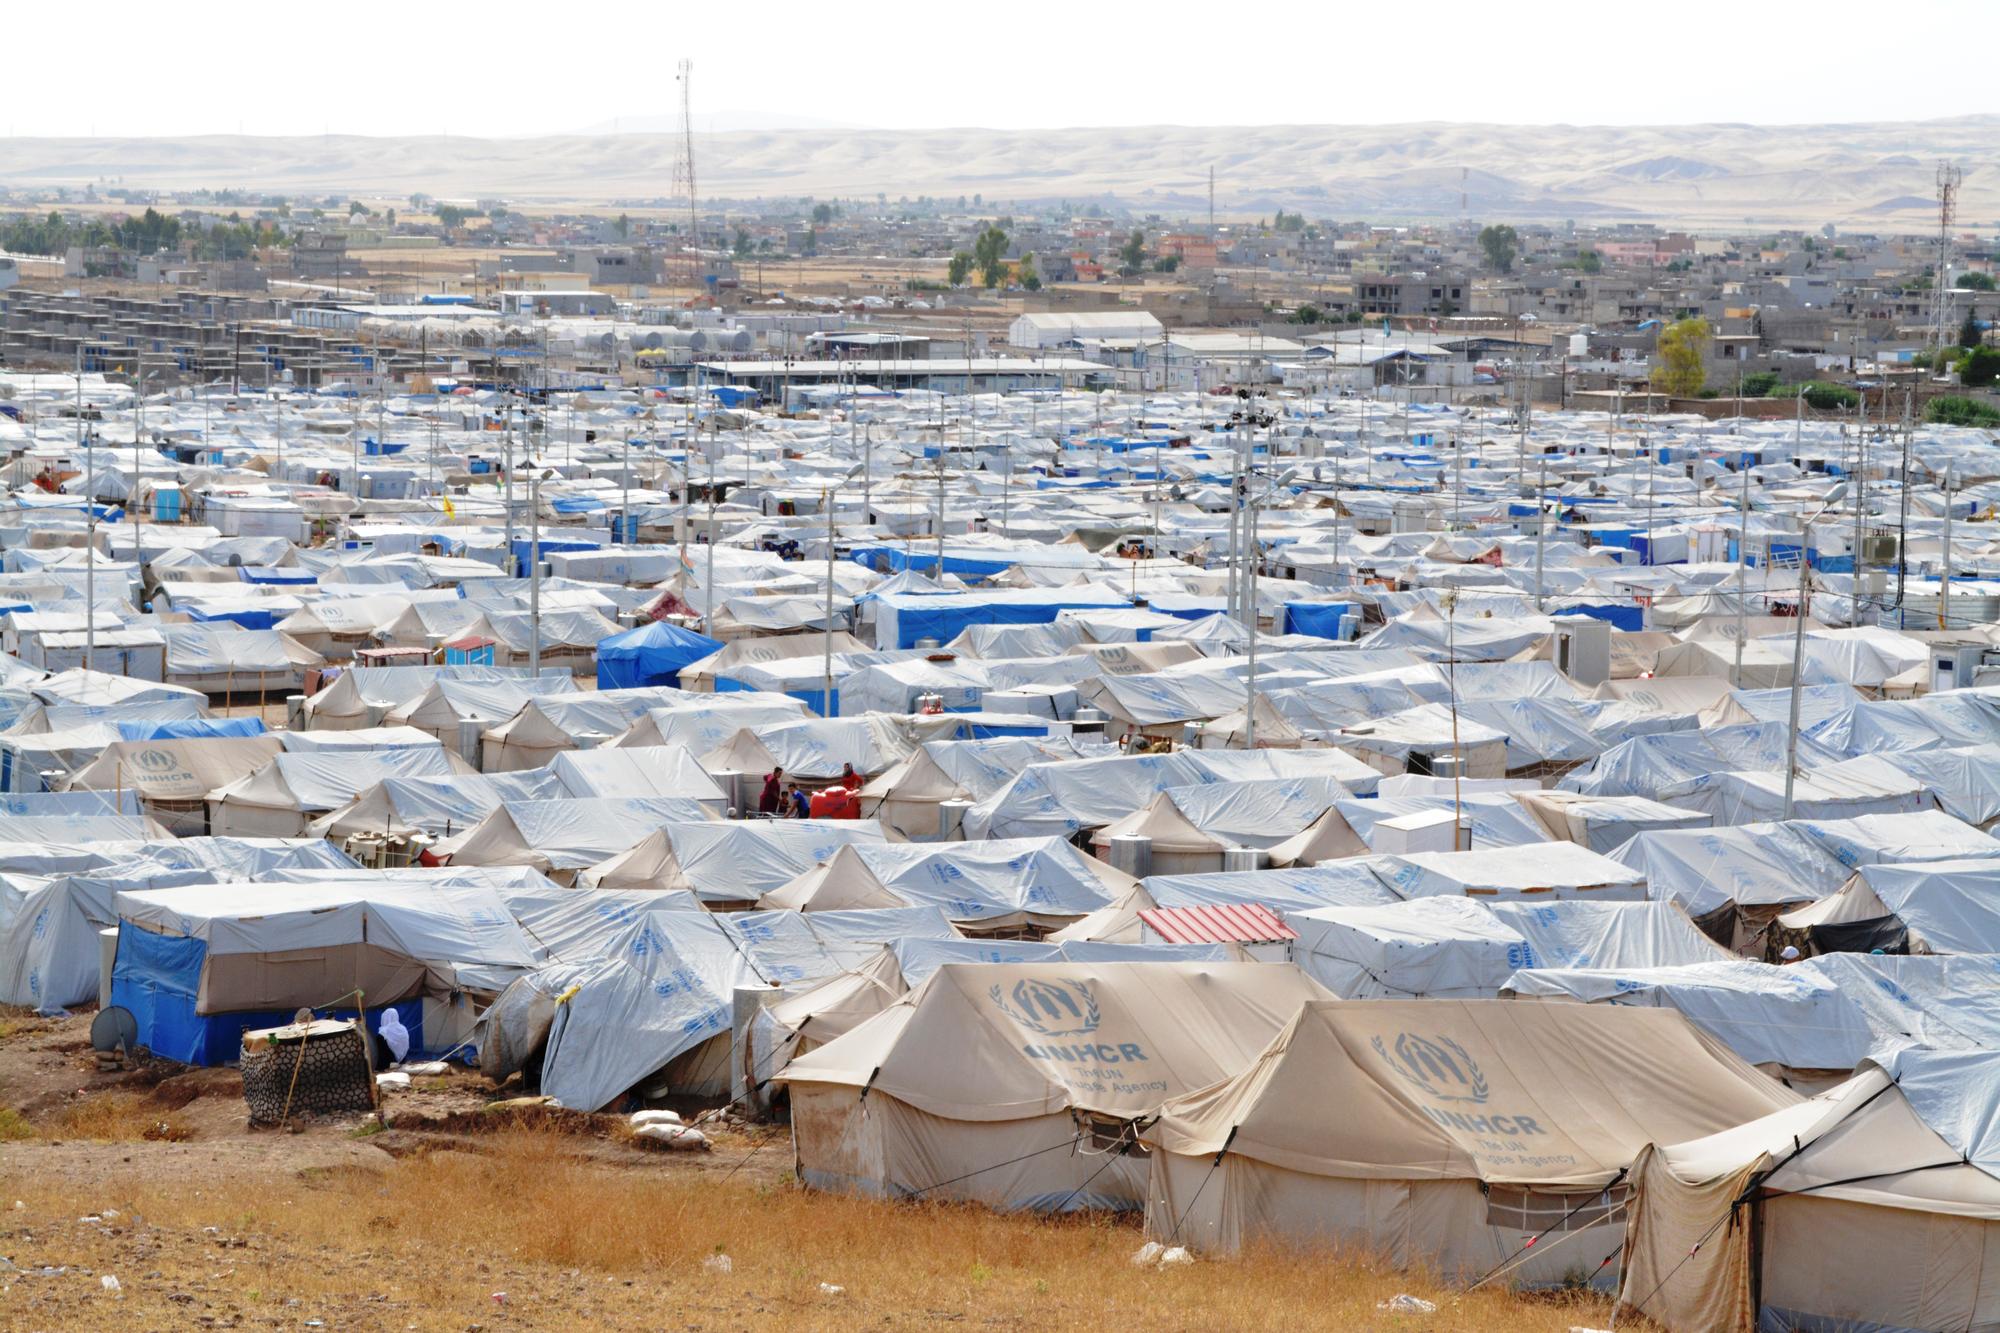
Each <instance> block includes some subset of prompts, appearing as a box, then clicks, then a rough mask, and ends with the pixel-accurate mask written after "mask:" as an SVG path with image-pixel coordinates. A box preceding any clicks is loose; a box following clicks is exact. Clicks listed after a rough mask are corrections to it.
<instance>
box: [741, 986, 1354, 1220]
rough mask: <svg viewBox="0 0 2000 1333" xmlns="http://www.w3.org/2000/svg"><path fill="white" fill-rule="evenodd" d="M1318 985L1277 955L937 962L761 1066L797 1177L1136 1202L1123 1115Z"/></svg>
mask: <svg viewBox="0 0 2000 1333" xmlns="http://www.w3.org/2000/svg"><path fill="white" fill-rule="evenodd" d="M1325 995H1326V992H1325V991H1324V990H1322V989H1321V988H1320V987H1319V986H1317V985H1315V984H1314V983H1313V982H1311V981H1309V980H1307V979H1306V978H1305V977H1304V976H1303V975H1302V974H1301V973H1299V972H1298V971H1297V970H1296V969H1293V968H1291V967H1287V966H1284V965H1282V964H1269V963H1104V964H1095V965H1082V964H1073V963H1039V964H1026V965H1006V964H962V963H953V964H947V965H945V966H943V967H940V968H939V969H938V970H937V971H936V972H934V973H932V974H931V977H930V979H929V980H927V981H925V982H924V984H923V985H922V986H920V987H918V988H917V989H916V990H914V991H912V992H910V994H908V995H907V996H905V997H903V999H901V1000H899V1001H898V1002H897V1003H896V1004H895V1005H893V1006H891V1007H890V1008H889V1009H887V1010H885V1011H884V1012H883V1013H881V1014H879V1015H877V1016H876V1017H874V1018H872V1019H869V1020H868V1021H867V1022H864V1023H862V1024H860V1025H859V1026H857V1027H855V1028H854V1029H853V1030H851V1031H849V1032H848V1033H847V1034H846V1035H845V1036H842V1037H838V1038H836V1039H835V1040H833V1041H830V1042H828V1043H827V1044H826V1045H824V1046H821V1047H819V1048H817V1049H815V1050H812V1051H809V1052H806V1053H805V1054H803V1055H801V1056H799V1057H798V1058H797V1059H795V1060H793V1061H792V1062H791V1063H790V1064H789V1065H787V1066H786V1067H785V1068H784V1069H783V1070H782V1071H781V1072H780V1073H779V1074H777V1075H776V1079H777V1081H779V1082H782V1083H784V1084H785V1085H786V1086H787V1088H788V1089H789V1091H790V1094H791V1102H792V1143H793V1151H794V1154H795V1157H796V1160H797V1171H798V1175H799V1178H800V1179H801V1180H803V1181H805V1182H806V1183H807V1184H808V1185H811V1186H813V1187H814V1188H816V1189H826V1190H841V1191H848V1192H853V1193H860V1194H870V1195H876V1196H880V1197H885V1198H929V1199H940V1200H949V1199H961V1200H978V1201H981V1202H985V1203H988V1204H991V1205H993V1206H994V1207H997V1208H1003V1209H1010V1210H1011V1209H1029V1210H1034V1211H1042V1212H1065V1211H1070V1210H1074V1209H1093V1208H1111V1209H1132V1208H1136V1207H1138V1206H1139V1205H1140V1203H1141V1202H1142V1200H1143V1199H1144V1198H1145V1172H1146V1164H1145V1159H1144V1158H1143V1157H1141V1156H1138V1155H1134V1154H1133V1153H1132V1151H1131V1150H1132V1148H1133V1147H1134V1145H1135V1133H1134V1131H1135V1129H1136V1126H1137V1123H1138V1122H1141V1121H1143V1120H1145V1119H1146V1118H1148V1117H1150V1116H1152V1115H1153V1114H1155V1113H1156V1112H1157V1111H1158V1109H1159V1107H1160V1105H1161V1104H1162V1103H1163V1102H1165V1101H1166V1100H1167V1099H1168V1098H1170V1097H1172V1096H1174V1095H1175V1094H1176V1093H1178V1092H1182V1091H1188V1090H1192V1089H1194V1088H1198V1087H1204V1086H1207V1085H1208V1084H1211V1083H1214V1082H1216V1081H1217V1080H1220V1079H1224V1078H1227V1077H1229V1076H1230V1075H1231V1074H1233V1073H1236V1072H1238V1071H1239V1070H1241V1069H1242V1068H1244V1067H1245V1066H1246V1065H1247V1064H1248V1063H1249V1062H1250V1061H1252V1060H1254V1059H1255V1058H1256V1056H1257V1053H1258V1051H1260V1050H1261V1049H1262V1048H1263V1045H1264V1044H1265V1043H1267V1042H1269V1041H1270V1039H1271V1037H1272V1036H1273V1035H1275V1034H1276V1033H1277V1032H1278V1031H1279V1030H1280V1029H1281V1028H1283V1026H1284V1025H1285V1023H1286V1022H1287V1021H1288V1019H1289V1018H1290V1016H1291V1015H1292V1014H1293V1013H1295V1012H1296V1011H1297V1010H1298V1008H1299V1006H1300V1005H1301V1004H1302V1003H1304V1002H1305V1001H1307V1000H1310V999H1318V998H1324V997H1325Z"/></svg>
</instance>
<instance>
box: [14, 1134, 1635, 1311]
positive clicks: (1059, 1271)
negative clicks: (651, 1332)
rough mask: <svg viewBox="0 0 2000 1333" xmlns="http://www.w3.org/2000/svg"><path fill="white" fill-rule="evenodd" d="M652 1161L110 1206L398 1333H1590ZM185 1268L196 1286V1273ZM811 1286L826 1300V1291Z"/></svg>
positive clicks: (1328, 1260)
mask: <svg viewBox="0 0 2000 1333" xmlns="http://www.w3.org/2000/svg"><path fill="white" fill-rule="evenodd" d="M763 1151H764V1152H765V1153H782V1152H783V1151H784V1148H783V1145H782V1144H781V1143H778V1144H773V1145H772V1146H771V1147H768V1148H766V1149H764V1150H763ZM711 1160H713V1159H711ZM656 1161H657V1159H648V1163H647V1165H646V1166H645V1167H643V1168H639V1169H631V1168H622V1169H613V1168H607V1167H605V1166H602V1165H594V1164H591V1163H589V1162H586V1161H583V1160H581V1159H580V1158H578V1157H577V1156H576V1155H575V1154H574V1145H573V1143H572V1142H570V1141H567V1140H566V1139H565V1136H563V1135H560V1134H557V1133H550V1132H535V1131H515V1132H507V1133H503V1134H499V1135H495V1136H493V1138H492V1139H490V1140H487V1141H486V1142H484V1143H483V1144H482V1151H481V1152H479V1153H476V1154H475V1153H467V1152H460V1151H438V1152H432V1153H428V1154H424V1155H420V1156H415V1157H408V1158H404V1159H402V1160H400V1161H398V1162H396V1163H394V1164H393V1165H388V1166H384V1167H382V1168H380V1169H352V1170H335V1171H331V1172H321V1171H314V1172H304V1173H300V1174H297V1175H295V1176H293V1177H292V1178H291V1179H290V1180H289V1181H287V1182H282V1183H279V1184H277V1185H273V1184H272V1183H271V1182H270V1181H268V1180H266V1181H256V1180H247V1179H242V1178H234V1179H232V1178H231V1177H230V1176H229V1175H227V1174H226V1173H208V1172H204V1173H201V1177H200V1179H188V1178H168V1179H159V1178H154V1177H148V1178H146V1179H144V1180H143V1181H134V1182H132V1183H131V1184H130V1186H129V1188H127V1187H126V1186H125V1185H124V1183H123V1182H121V1186H120V1188H124V1189H126V1194H127V1196H128V1197H127V1201H126V1205H125V1206H127V1207H129V1208H130V1209H133V1210H137V1211H138V1212H140V1213H142V1214H143V1215H144V1216H145V1218H146V1219H147V1221H148V1222H149V1223H150V1224H151V1225H152V1226H153V1227H154V1228H160V1227H179V1228H184V1229H189V1230H191V1231H194V1232H199V1231H200V1230H201V1229H202V1228H205V1227H216V1226H220V1227H222V1228H224V1229H232V1228H233V1229H234V1230H235V1231H237V1232H239V1233H240V1234H243V1235H246V1236H250V1237H253V1238H254V1240H253V1242H252V1252H251V1253H249V1254H245V1255H243V1256H241V1258H240V1259H239V1260H237V1262H236V1263H235V1265H234V1267H232V1269H231V1270H230V1271H231V1272H233V1273H235V1274H236V1276H235V1277H234V1278H233V1279H231V1281H233V1282H234V1284H235V1286H234V1288H233V1289H234V1290H235V1291H236V1293H237V1296H238V1298H239V1299H240V1300H242V1301H245V1302H247V1303H248V1304H250V1305H252V1306H254V1305H257V1304H260V1303H267V1302H269V1301H272V1300H276V1299H279V1298H280V1297H282V1298H286V1299H296V1300H300V1301H303V1302H304V1303H305V1304H306V1305H307V1306H308V1307H309V1308H319V1307H320V1306H321V1305H322V1304H324V1303H329V1302H339V1301H341V1300H352V1299H356V1298H355V1297H354V1292H355V1291H356V1290H357V1288H356V1285H355V1282H356V1274H355V1271H354V1269H355V1268H356V1267H358V1268H360V1269H362V1270H365V1271H366V1272H367V1273H369V1274H370V1275H371V1277H370V1278H369V1281H370V1282H374V1283H378V1284H379V1285H378V1286H362V1287H360V1288H359V1290H363V1291H380V1292H381V1293H382V1294H381V1295H380V1296H377V1297H371V1298H370V1299H379V1300H383V1301H388V1302H392V1303H393V1305H394V1308H395V1310H396V1314H395V1321H396V1322H398V1323H399V1324H408V1325H409V1326H412V1327H417V1328H422V1329H428V1328H433V1327H435V1328H447V1327H449V1328H458V1329H462V1328H463V1327H464V1326H465V1322H466V1320H467V1319H468V1318H471V1319H475V1320H476V1319H480V1318H483V1317H484V1315H483V1314H482V1313H481V1311H482V1310H483V1311H485V1312H488V1313H490V1312H491V1311H492V1310H493V1309H494V1307H493V1305H491V1304H489V1302H491V1300H492V1294H491V1289H500V1288H504V1289H506V1290H507V1291H508V1292H509V1299H508V1304H507V1307H506V1316H505V1318H506V1322H507V1323H509V1324H510V1325H513V1326H529V1327H562V1328H569V1329H594V1328H600V1327H602V1328H617V1327H630V1326H633V1324H632V1322H631V1321H632V1320H634V1319H638V1320H639V1322H642V1323H645V1324H647V1325H649V1326H656V1325H660V1324H663V1323H664V1324H671V1325H674V1326H678V1327H711V1328H716V1327H722V1328H739V1327H749V1326H750V1325H751V1324H752V1323H762V1322H764V1321H766V1320H768V1319H771V1318H773V1317H776V1318H778V1319H781V1320H783V1321H784V1323H785V1324H786V1325H788V1326H790V1327H797V1328H834V1327H856V1326H859V1325H861V1324H884V1323H887V1324H891V1325H894V1324H901V1323H918V1322H923V1323H933V1322H939V1321H956V1320H961V1319H964V1320H978V1321H982V1322H986V1323H991V1324H1004V1325H1009V1326H1017V1327H1032V1328H1037V1329H1045V1328H1047V1329H1058V1328H1085V1327H1089V1328H1098V1327H1101V1326H1104V1325H1106V1324H1111V1323H1130V1324H1135V1325H1139V1326H1144V1327H1148V1328H1158V1329H1215V1328H1229V1329H1235V1328H1274V1327H1285V1326H1292V1327H1295V1328H1302V1329H1304V1328H1313V1329H1322V1328H1343V1329H1358V1328H1385V1327H1410V1328H1417V1327H1422V1328H1423V1329H1425V1330H1434V1329H1454V1330H1456V1329H1479V1330H1490V1331H1491V1333H1530V1331H1531V1330H1532V1331H1535V1333H1540V1331H1541V1330H1555V1331H1556V1333H1562V1330H1566V1329H1568V1328H1570V1327H1571V1326H1572V1325H1577V1324H1584V1325H1597V1326H1602V1325H1603V1324H1605V1323H1606V1322H1607V1320H1606V1313H1607V1312H1606V1307H1605V1304H1604V1302H1602V1301H1601V1300H1600V1299H1598V1298H1596V1297H1592V1296H1565V1297H1559V1298H1552V1299H1534V1300H1524V1299H1520V1298H1517V1297H1514V1296H1511V1295H1509V1294H1508V1293H1506V1292H1504V1291H1499V1290H1487V1291H1479V1292H1474V1293H1471V1294H1466V1295H1459V1294H1456V1293H1454V1292H1452V1291H1450V1290H1447V1289H1445V1288H1443V1287H1442V1286H1441V1285H1440V1284H1439V1283H1437V1282H1436V1281H1435V1280H1434V1279H1431V1278H1428V1277H1424V1276H1421V1275H1412V1274H1408V1273H1403V1272H1399V1271H1396V1270H1394V1269H1392V1268H1389V1267H1387V1266H1385V1265H1382V1264H1379V1263H1377V1262H1373V1261H1371V1260H1369V1259H1366V1258H1362V1257H1352V1258H1348V1257H1339V1258H1335V1257H1329V1256H1326V1255H1314V1256H1308V1257H1301V1256H1299V1255H1295V1254H1287V1253H1283V1252H1279V1251H1263V1252H1257V1253H1252V1254H1249V1255H1246V1256H1244V1257H1243V1258H1241V1259H1235V1260H1229V1261H1219V1262H1200V1263H1196V1264H1193V1265H1189V1266H1187V1267H1184V1268H1177V1269H1169V1270H1164V1271H1159V1270H1140V1269H1136V1268H1134V1267H1133V1266H1132V1265H1131V1263H1130V1262H1129V1260H1130V1256H1131V1254H1132V1252H1133V1251H1134V1250H1135V1249H1136V1248H1137V1247H1138V1245H1139V1243H1140V1239H1141V1238H1140V1235H1139V1233H1138V1231H1137V1230H1136V1229H1135V1228H1134V1227H1133V1226H1131V1225H1130V1224H1129V1223H1126V1222H1119V1221H1113V1220H1110V1219H1106V1218H1101V1217H1087V1218H1077V1219H1065V1220H1037V1219H1030V1218H1022V1217H1003V1216H1000V1215H997V1214H994V1213H991V1212H989V1211H987V1210H985V1209H983V1208H977V1207H967V1206H955V1205H929V1204H925V1205H905V1204H890V1203H882V1202H875V1201H867V1200H857V1199H848V1198H841V1197H834V1196H828V1195H822V1194H815V1193H810V1192H807V1191H804V1190H801V1189H797V1188H795V1187H792V1186H790V1185H789V1184H775V1185H774V1184H770V1183H763V1184H756V1183H750V1182H748V1179H747V1177H746V1176H742V1175H739V1176H735V1177H730V1178H724V1176H723V1175H722V1173H721V1172H718V1171H714V1170H706V1171H697V1170H691V1169H687V1168H686V1167H684V1166H681V1167H677V1166H673V1165H668V1164H664V1163H661V1164H659V1165H657V1166H655V1165H654V1163H655V1162H656ZM5 1188H7V1189H14V1188H33V1184H32V1182H29V1183H24V1184H21V1185H19V1186H17V1185H15V1184H13V1183H7V1184H6V1185H5ZM36 1192H37V1193H40V1194H42V1195H43V1196H44V1197H42V1198H40V1199H38V1200H37V1207H38V1208H43V1207H46V1206H48V1205H49V1204H50V1203H51V1202H52V1201H51V1200H50V1199H48V1198H47V1197H46V1195H47V1187H46V1186H43V1187H42V1188H40V1189H38V1190H37V1191H36ZM102 1201H103V1192H102V1191H101V1190H100V1191H98V1192H97V1193H96V1194H95V1195H93V1196H90V1197H79V1198H76V1199H73V1200H69V1199H65V1200H60V1201H54V1206H55V1207H56V1208H58V1209H63V1208H67V1209H72V1210H73V1209H85V1210H94V1209H96V1208H97V1207H98V1206H100V1204H101V1203H102ZM304 1246H309V1247H311V1250H312V1252H313V1253H314V1254H315V1255H318V1256H320V1257H319V1258H318V1259H317V1260H315V1261H312V1262H306V1263H303V1264H301V1263H297V1262H294V1261H293V1260H292V1259H288V1258H287V1257H286V1256H287V1255H288V1254H291V1253H293V1252H295V1251H296V1250H297V1249H298V1248H299V1247H304ZM716 1254H726V1255H728V1256H729V1257H730V1260H731V1264H732V1271H731V1272H729V1273H727V1274H724V1273H719V1272H715V1271H712V1270H710V1269H708V1268H706V1267H705V1266H704V1261H705V1260H707V1259H708V1258H710V1257H711V1256H712V1255H716ZM335 1256H342V1257H345V1259H346V1260H347V1261H349V1262H348V1264H346V1265H344V1264H343V1263H342V1262H340V1261H339V1260H338V1259H336V1258H335ZM390 1260H393V1262H390ZM194 1261H195V1263H196V1265H197V1266H200V1267H206V1268H210V1269H213V1268H214V1267H215V1262H214V1260H213V1258H212V1256H210V1255H208V1254H206V1253H202V1254H198V1255H196V1256H195V1257H194ZM148 1262H149V1263H150V1264H153V1265H155V1266H158V1267H160V1268H161V1270H162V1273H163V1276H164V1278H165V1279H166V1280H167V1281H169V1282H171V1281H174V1280H175V1279H176V1272H175V1270H174V1269H173V1267H171V1265H170V1264H169V1263H168V1261H167V1259H166V1257H165V1256H163V1255H160V1254H158V1253H156V1252H154V1253H151V1254H150V1257H149V1259H148ZM343 1268H345V1269H346V1271H345V1272H343ZM188 1276H189V1278H190V1279H192V1278H194V1277H195V1276H196V1275H195V1274H192V1273H190V1274H189V1275H188ZM207 1276H213V1274H208V1275H207ZM821 1283H832V1284H835V1285H837V1286H839V1287H841V1288H844V1290H843V1291H841V1292H839V1293H829V1292H826V1291H824V1290H822V1289H821V1285H820V1284H821ZM1398 1292H1410V1293H1413V1294H1415V1295H1418V1296H1422V1297H1425V1298H1427V1299H1431V1300H1435V1301H1437V1302H1438V1303H1439V1306H1440V1308H1439V1311H1438V1312H1437V1313H1436V1314H1435V1315H1431V1316H1427V1317H1423V1318H1421V1319H1413V1318H1408V1317H1400V1316H1391V1315H1387V1314H1384V1313H1382V1312H1380V1311H1378V1310H1377V1308H1376V1305H1377V1303H1378V1302H1380V1301H1383V1300H1386V1299H1388V1298H1389V1297H1391V1296H1393V1295H1395V1294H1396V1293H1398ZM378 1308H380V1307H378ZM144 1309H145V1307H143V1306H141V1305H136V1304H135V1305H134V1306H132V1307H129V1308H128V1309H127V1311H126V1313H129V1314H131V1315H133V1316H135V1317H138V1316H141V1314H142V1310H144ZM646 1309H650V1310H651V1311H652V1314H651V1315H650V1316H648V1315H645V1314H643V1313H641V1312H643V1311H644V1310H646ZM162 1310H163V1311H164V1312H171V1310H172V1307H162ZM181 1313H182V1314H183V1315H185V1314H186V1313H187V1311H185V1310H183V1311H181ZM286 1313H288V1314H295V1313H299V1312H294V1311H287V1312H286ZM381 1313H384V1314H386V1313H387V1310H386V1309H382V1310H381ZM343 1322H345V1321H343ZM389 1322H390V1321H386V1320H385V1321H384V1322H383V1324H382V1326H385V1327H386V1326H388V1325H389ZM332 1323H333V1320H331V1319H330V1320H329V1324H330V1325H331V1324H332ZM364 1323H367V1324H368V1326H374V1325H373V1324H372V1322H370V1321H364Z"/></svg>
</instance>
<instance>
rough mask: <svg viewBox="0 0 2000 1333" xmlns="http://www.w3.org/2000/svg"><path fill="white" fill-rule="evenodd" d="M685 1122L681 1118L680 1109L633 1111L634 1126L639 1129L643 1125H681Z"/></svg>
mask: <svg viewBox="0 0 2000 1333" xmlns="http://www.w3.org/2000/svg"><path fill="white" fill-rule="evenodd" d="M684 1123H686V1122H685V1121H683V1120H682V1119H681V1116H680V1112H678V1111H634V1112H633V1113H632V1127H633V1128H634V1129H637V1128H638V1127H639V1126H641V1125H679V1124H684Z"/></svg>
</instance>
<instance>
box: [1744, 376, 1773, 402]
mask: <svg viewBox="0 0 2000 1333" xmlns="http://www.w3.org/2000/svg"><path fill="white" fill-rule="evenodd" d="M1777 387H1778V372H1777V371H1775V370H1759V371H1753V372H1752V373H1751V374H1748V375H1745V376H1744V377H1743V396H1744V397H1745V398H1769V397H1770V396H1771V391H1772V390H1774V389H1776V388H1777Z"/></svg>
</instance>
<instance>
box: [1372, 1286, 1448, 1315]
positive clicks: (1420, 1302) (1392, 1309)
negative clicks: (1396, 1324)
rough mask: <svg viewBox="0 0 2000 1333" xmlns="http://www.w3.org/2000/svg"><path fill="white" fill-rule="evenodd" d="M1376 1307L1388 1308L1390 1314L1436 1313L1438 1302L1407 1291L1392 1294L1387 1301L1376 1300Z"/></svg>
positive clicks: (1380, 1308)
mask: <svg viewBox="0 0 2000 1333" xmlns="http://www.w3.org/2000/svg"><path fill="white" fill-rule="evenodd" d="M1375 1308H1376V1309H1378V1310H1387V1311H1388V1312H1389V1313H1390V1314H1436V1313H1437V1302H1436V1301H1427V1300H1425V1299H1424V1298H1423V1297H1421V1296H1412V1295H1410V1293H1408V1292H1407V1291H1405V1292H1399V1293H1397V1294H1396V1295H1394V1296H1391V1297H1390V1298H1389V1299H1388V1300H1386V1301H1377V1302H1375Z"/></svg>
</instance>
